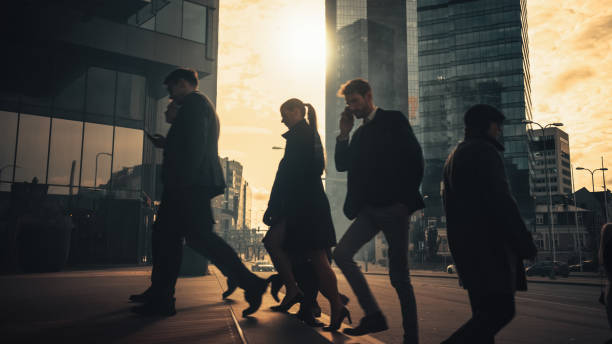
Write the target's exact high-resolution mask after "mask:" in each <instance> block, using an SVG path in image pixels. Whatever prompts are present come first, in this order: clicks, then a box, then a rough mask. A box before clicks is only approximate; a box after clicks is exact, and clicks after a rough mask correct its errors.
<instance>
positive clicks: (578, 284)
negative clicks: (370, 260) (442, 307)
mask: <svg viewBox="0 0 612 344" xmlns="http://www.w3.org/2000/svg"><path fill="white" fill-rule="evenodd" d="M363 274H364V275H377V276H389V274H388V273H383V272H364V273H363ZM410 277H428V278H446V279H459V278H458V277H457V276H445V275H439V276H435V275H421V274H414V275H413V274H410ZM527 283H541V284H559V285H577V286H586V287H601V284H600V283H589V282H565V281H559V280H557V281H542V280H530V279H527Z"/></svg>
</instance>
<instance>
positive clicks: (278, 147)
mask: <svg viewBox="0 0 612 344" xmlns="http://www.w3.org/2000/svg"><path fill="white" fill-rule="evenodd" d="M272 149H285V147H280V146H272Z"/></svg>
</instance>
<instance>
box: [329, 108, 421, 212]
mask: <svg viewBox="0 0 612 344" xmlns="http://www.w3.org/2000/svg"><path fill="white" fill-rule="evenodd" d="M335 160H336V169H337V170H338V171H339V172H344V171H348V185H347V186H348V187H347V193H346V200H345V202H344V213H345V215H346V216H347V217H348V218H349V219H354V218H355V217H356V216H357V214H358V213H359V211H360V210H361V209H362V207H363V206H364V205H371V206H387V205H391V204H394V203H403V204H405V205H406V206H407V207H408V208H409V209H410V211H411V212H413V211H415V210H417V209H422V208H423V207H424V203H423V198H422V197H421V193H420V191H419V187H420V185H421V181H422V179H423V152H422V151H421V146H420V145H419V143H418V141H417V139H416V137H415V136H414V133H413V132H412V128H411V127H410V123H408V120H407V119H406V117H405V116H404V115H403V114H402V113H401V112H399V111H386V110H383V109H380V108H379V109H378V110H377V111H376V115H375V116H374V119H372V120H371V121H370V122H368V123H365V124H363V125H362V126H360V127H359V128H357V130H356V131H355V133H353V136H352V138H351V141H350V143H349V141H348V140H344V141H338V142H336V154H335Z"/></svg>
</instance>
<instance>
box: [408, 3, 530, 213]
mask: <svg viewBox="0 0 612 344" xmlns="http://www.w3.org/2000/svg"><path fill="white" fill-rule="evenodd" d="M417 4H418V8H417V14H418V42H419V92H420V96H419V100H420V102H419V105H420V107H419V112H418V118H417V122H418V124H417V125H416V126H415V131H416V132H418V137H419V139H420V142H421V145H422V146H423V152H424V155H425V176H424V181H423V194H424V196H425V197H426V201H425V202H426V206H427V207H426V209H425V216H426V217H430V218H432V219H434V220H436V219H438V220H442V219H443V209H442V202H441V196H440V185H441V180H442V168H443V165H444V162H445V160H446V158H447V156H448V154H449V153H450V152H451V150H452V149H453V147H455V146H456V145H457V143H459V142H460V141H461V140H462V139H463V136H464V131H463V128H464V125H463V114H464V113H465V111H466V110H467V109H468V108H469V107H470V106H472V105H474V104H477V103H486V104H489V105H492V106H495V107H497V108H498V109H500V110H501V111H502V112H503V113H504V114H505V116H506V119H507V120H506V122H505V125H504V130H503V144H504V146H505V148H506V149H505V151H504V153H503V156H504V160H505V165H506V172H507V175H508V178H509V181H510V186H511V188H512V192H513V194H514V197H515V198H516V200H517V202H518V204H519V207H520V210H521V214H522V215H523V217H524V219H525V220H527V221H528V223H529V224H532V223H533V216H534V215H533V213H534V206H533V198H532V196H531V195H530V172H529V171H530V159H529V151H528V140H527V132H526V128H525V125H524V124H522V123H521V121H522V120H524V119H531V99H530V86H529V79H530V77H529V56H528V41H527V12H526V4H525V1H524V0H497V1H490V0H476V1H465V0H464V1H461V0H419V1H417Z"/></svg>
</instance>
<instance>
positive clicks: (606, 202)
mask: <svg viewBox="0 0 612 344" xmlns="http://www.w3.org/2000/svg"><path fill="white" fill-rule="evenodd" d="M576 169H577V170H579V171H589V173H591V187H592V188H593V196H594V195H595V172H597V171H601V173H602V174H603V180H604V193H603V196H604V214H605V216H606V223H607V222H608V200H607V198H608V195H607V191H608V190H606V171H607V170H608V169H607V168H606V167H603V158H601V168H596V169H594V170H590V169H588V168H584V167H580V166H578V167H576Z"/></svg>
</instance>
